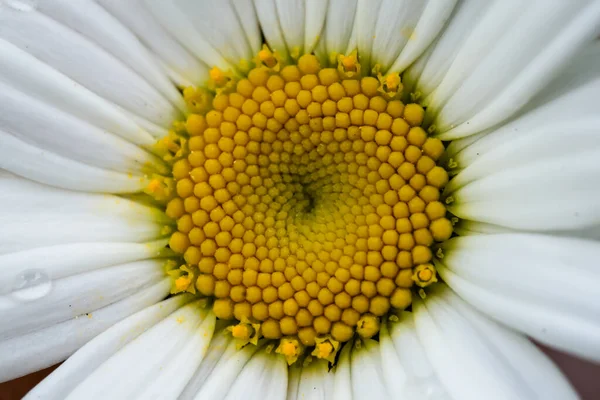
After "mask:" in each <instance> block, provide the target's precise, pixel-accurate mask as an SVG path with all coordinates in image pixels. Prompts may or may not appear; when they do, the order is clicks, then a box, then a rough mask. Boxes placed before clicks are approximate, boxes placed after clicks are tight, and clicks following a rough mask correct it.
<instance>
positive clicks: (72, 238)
mask: <svg viewBox="0 0 600 400" xmlns="http://www.w3.org/2000/svg"><path fill="white" fill-rule="evenodd" d="M0 221H1V222H2V223H1V224H0V238H1V239H2V240H1V241H0V253H10V252H15V251H21V250H26V249H31V248H35V247H44V246H50V245H57V244H68V243H70V244H72V243H86V242H145V241H149V240H154V239H157V238H159V237H161V236H162V233H161V232H160V231H161V226H164V224H166V223H169V222H168V219H167V217H166V216H165V215H164V214H163V212H162V211H160V210H158V209H156V208H153V207H148V206H145V205H141V204H139V203H136V202H134V201H131V200H127V199H123V198H120V197H116V196H110V195H98V194H89V193H81V192H71V191H67V190H63V189H57V188H52V187H49V186H45V185H40V184H37V183H34V182H31V181H27V180H25V179H20V178H16V177H7V176H0ZM41 226H43V228H44V229H43V230H41V229H40V227H41Z"/></svg>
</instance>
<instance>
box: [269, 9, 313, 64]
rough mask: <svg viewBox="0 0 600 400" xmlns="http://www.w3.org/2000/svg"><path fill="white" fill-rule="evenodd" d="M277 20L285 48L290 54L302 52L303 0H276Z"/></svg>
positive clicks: (304, 12)
mask: <svg viewBox="0 0 600 400" xmlns="http://www.w3.org/2000/svg"><path fill="white" fill-rule="evenodd" d="M275 6H276V9H277V20H278V21H279V25H280V26H281V32H282V33H283V37H284V39H285V43H286V45H287V48H288V49H289V51H290V53H291V54H292V55H302V54H304V37H305V36H304V26H305V25H306V23H305V14H306V11H305V8H306V1H305V0H278V1H276V2H275Z"/></svg>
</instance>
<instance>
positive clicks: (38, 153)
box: [0, 129, 149, 193]
mask: <svg viewBox="0 0 600 400" xmlns="http://www.w3.org/2000/svg"><path fill="white" fill-rule="evenodd" d="M0 143H2V145H1V146H0V168H1V169H5V170H7V171H10V172H12V173H15V174H17V175H20V176H23V177H25V178H28V179H31V180H34V181H37V182H40V183H45V184H48V185H52V186H56V187H60V188H64V189H71V190H81V191H88V192H97V193H135V192H140V191H142V190H143V188H144V187H146V186H147V185H148V183H149V180H148V179H147V178H145V177H144V176H142V175H133V174H127V173H122V172H116V171H111V170H108V169H102V168H97V167H93V166H90V165H87V164H84V163H80V162H78V161H75V160H72V159H69V158H66V157H62V156H60V155H58V154H56V153H52V152H50V151H48V150H44V149H41V148H39V147H36V146H33V145H31V144H29V143H26V142H25V141H23V140H19V139H17V138H15V137H14V136H12V135H9V134H8V133H6V132H4V131H2V130H1V129H0ZM67 171H68V172H67Z"/></svg>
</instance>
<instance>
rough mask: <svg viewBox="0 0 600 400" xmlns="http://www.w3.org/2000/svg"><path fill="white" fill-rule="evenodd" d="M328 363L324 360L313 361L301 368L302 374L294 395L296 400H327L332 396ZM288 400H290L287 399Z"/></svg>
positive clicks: (331, 374)
mask: <svg viewBox="0 0 600 400" xmlns="http://www.w3.org/2000/svg"><path fill="white" fill-rule="evenodd" d="M328 370H329V363H328V362H327V361H325V360H318V359H316V360H313V361H312V362H311V363H310V364H309V365H306V366H304V367H302V374H301V376H300V382H299V385H298V391H297V393H296V397H295V398H297V399H302V400H329V399H330V398H331V395H332V393H331V392H332V389H333V388H332V385H331V384H332V383H333V373H330V372H329V371H328ZM288 400H290V399H289V398H288Z"/></svg>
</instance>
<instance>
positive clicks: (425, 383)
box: [405, 375, 449, 400]
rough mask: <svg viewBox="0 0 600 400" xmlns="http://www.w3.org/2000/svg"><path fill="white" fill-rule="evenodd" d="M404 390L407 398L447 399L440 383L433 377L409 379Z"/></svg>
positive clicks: (424, 399) (425, 399)
mask: <svg viewBox="0 0 600 400" xmlns="http://www.w3.org/2000/svg"><path fill="white" fill-rule="evenodd" d="M405 388H406V389H405V390H406V393H407V394H408V397H409V398H415V399H423V400H447V399H449V397H448V395H447V394H446V391H445V390H444V387H443V386H442V384H441V382H440V381H439V380H438V379H437V377H435V376H434V375H431V376H428V377H413V378H409V380H408V381H407V382H406V387H405Z"/></svg>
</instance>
